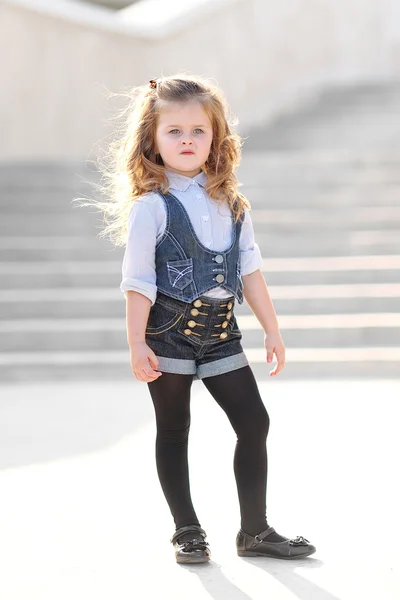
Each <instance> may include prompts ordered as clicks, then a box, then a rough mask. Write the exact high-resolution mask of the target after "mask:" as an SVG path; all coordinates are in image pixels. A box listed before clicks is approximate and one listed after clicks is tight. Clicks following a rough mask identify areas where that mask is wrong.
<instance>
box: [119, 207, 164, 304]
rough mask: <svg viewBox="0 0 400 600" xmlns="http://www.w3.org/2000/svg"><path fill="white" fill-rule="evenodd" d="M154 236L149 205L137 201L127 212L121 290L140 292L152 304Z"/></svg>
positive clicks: (154, 281) (154, 267)
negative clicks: (126, 232)
mask: <svg viewBox="0 0 400 600" xmlns="http://www.w3.org/2000/svg"><path fill="white" fill-rule="evenodd" d="M156 239H157V223H156V220H155V218H154V214H153V213H152V211H151V207H150V206H149V204H148V203H146V202H140V201H136V202H135V203H134V204H133V206H132V209H131V212H130V214H129V220H128V236H127V243H126V248H125V254H124V259H123V262H122V282H121V285H120V290H121V292H124V293H125V292H127V291H134V292H139V293H140V294H143V295H144V296H146V297H147V298H149V300H151V303H152V304H154V302H155V300H156V296H157V284H156V280H157V278H156V266H155V247H156Z"/></svg>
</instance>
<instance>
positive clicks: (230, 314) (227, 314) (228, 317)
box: [226, 311, 232, 319]
mask: <svg viewBox="0 0 400 600" xmlns="http://www.w3.org/2000/svg"><path fill="white" fill-rule="evenodd" d="M231 316H232V313H231V311H229V312H228V313H226V318H227V319H230V318H231Z"/></svg>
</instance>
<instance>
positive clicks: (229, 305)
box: [227, 302, 233, 310]
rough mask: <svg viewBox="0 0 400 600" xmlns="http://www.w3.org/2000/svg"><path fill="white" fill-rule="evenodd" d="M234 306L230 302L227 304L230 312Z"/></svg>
mask: <svg viewBox="0 0 400 600" xmlns="http://www.w3.org/2000/svg"><path fill="white" fill-rule="evenodd" d="M232 306H233V304H232V302H228V304H227V308H228V310H231V308H232Z"/></svg>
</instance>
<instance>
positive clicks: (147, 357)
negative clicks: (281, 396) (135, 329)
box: [130, 342, 162, 382]
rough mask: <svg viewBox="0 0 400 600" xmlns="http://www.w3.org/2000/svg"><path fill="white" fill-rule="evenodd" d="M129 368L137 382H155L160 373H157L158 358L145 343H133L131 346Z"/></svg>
mask: <svg viewBox="0 0 400 600" xmlns="http://www.w3.org/2000/svg"><path fill="white" fill-rule="evenodd" d="M130 351H131V368H132V373H133V374H134V376H135V377H136V379H137V380H138V381H145V382H149V381H155V379H158V377H160V375H162V373H161V371H157V368H158V358H157V356H156V355H155V354H154V352H153V350H152V349H151V348H149V346H148V345H147V344H146V342H135V343H134V344H132V345H131V348H130Z"/></svg>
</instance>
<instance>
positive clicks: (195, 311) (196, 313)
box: [190, 308, 199, 317]
mask: <svg viewBox="0 0 400 600" xmlns="http://www.w3.org/2000/svg"><path fill="white" fill-rule="evenodd" d="M190 314H191V315H192V316H193V317H197V315H198V314H199V311H198V310H197V308H192V310H191V311H190Z"/></svg>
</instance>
